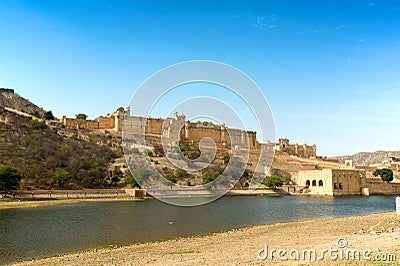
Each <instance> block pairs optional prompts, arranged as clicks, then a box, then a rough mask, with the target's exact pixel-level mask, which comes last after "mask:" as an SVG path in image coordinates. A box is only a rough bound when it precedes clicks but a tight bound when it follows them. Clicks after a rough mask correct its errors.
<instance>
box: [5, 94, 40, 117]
mask: <svg viewBox="0 0 400 266" xmlns="http://www.w3.org/2000/svg"><path fill="white" fill-rule="evenodd" d="M0 107H9V108H12V109H15V110H18V111H21V112H24V113H27V114H30V115H33V116H35V117H39V118H41V117H43V114H44V113H45V112H46V111H45V110H43V109H42V108H40V107H38V106H37V105H35V104H34V103H32V102H30V101H28V100H27V99H25V98H23V97H21V96H19V95H18V94H16V93H13V92H11V91H5V90H4V89H1V88H0Z"/></svg>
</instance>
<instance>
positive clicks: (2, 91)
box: [0, 88, 14, 94]
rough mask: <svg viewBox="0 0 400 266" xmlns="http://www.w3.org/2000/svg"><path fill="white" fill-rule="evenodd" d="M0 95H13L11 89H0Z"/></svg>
mask: <svg viewBox="0 0 400 266" xmlns="http://www.w3.org/2000/svg"><path fill="white" fill-rule="evenodd" d="M0 93H11V94H14V90H13V89H8V88H0Z"/></svg>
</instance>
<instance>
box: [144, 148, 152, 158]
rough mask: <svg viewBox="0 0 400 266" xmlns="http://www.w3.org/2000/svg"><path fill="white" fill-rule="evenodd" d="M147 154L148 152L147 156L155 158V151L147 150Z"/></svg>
mask: <svg viewBox="0 0 400 266" xmlns="http://www.w3.org/2000/svg"><path fill="white" fill-rule="evenodd" d="M145 152H146V154H147V156H149V157H153V151H152V150H149V149H146V150H145Z"/></svg>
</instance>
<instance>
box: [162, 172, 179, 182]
mask: <svg viewBox="0 0 400 266" xmlns="http://www.w3.org/2000/svg"><path fill="white" fill-rule="evenodd" d="M164 178H165V179H167V180H168V181H170V182H172V183H176V181H178V179H177V177H176V176H175V175H173V174H166V175H165V176H164Z"/></svg>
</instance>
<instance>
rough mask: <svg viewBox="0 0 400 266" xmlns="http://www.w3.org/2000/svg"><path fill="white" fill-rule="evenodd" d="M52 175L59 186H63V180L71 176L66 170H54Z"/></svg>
mask: <svg viewBox="0 0 400 266" xmlns="http://www.w3.org/2000/svg"><path fill="white" fill-rule="evenodd" d="M54 176H55V178H56V182H57V183H58V186H59V187H63V186H64V184H65V182H66V181H67V180H68V179H70V178H71V177H72V175H71V173H70V172H68V171H55V172H54Z"/></svg>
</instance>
